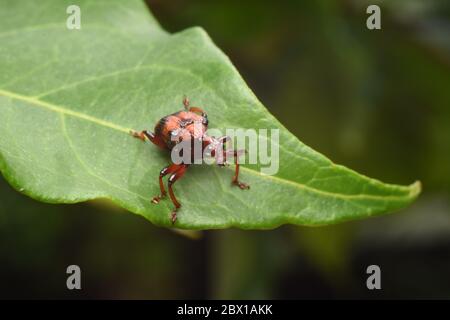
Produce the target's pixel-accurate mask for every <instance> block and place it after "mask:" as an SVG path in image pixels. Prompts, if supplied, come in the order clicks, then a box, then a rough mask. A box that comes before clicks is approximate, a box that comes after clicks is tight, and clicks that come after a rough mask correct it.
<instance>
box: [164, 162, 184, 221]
mask: <svg viewBox="0 0 450 320" xmlns="http://www.w3.org/2000/svg"><path fill="white" fill-rule="evenodd" d="M178 166H179V167H178V169H177V171H175V172H174V173H173V174H172V175H171V176H170V177H169V180H168V185H169V196H170V199H171V200H172V202H173V204H174V205H175V209H174V210H173V211H172V214H171V217H170V218H171V220H172V224H173V223H175V221H176V220H177V211H178V209H179V208H180V207H181V204H180V203H179V202H178V200H177V198H176V197H175V194H174V193H173V190H172V185H173V184H174V183H175V182H176V181H177V180H178V179H180V178H181V177H182V176H183V175H184V173H185V172H186V169H187V167H188V165H186V164H180V165H178Z"/></svg>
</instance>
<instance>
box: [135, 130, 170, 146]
mask: <svg viewBox="0 0 450 320" xmlns="http://www.w3.org/2000/svg"><path fill="white" fill-rule="evenodd" d="M130 134H131V135H132V136H133V137H135V138H138V139H141V140H142V141H145V139H146V138H147V139H148V140H150V141H151V142H152V143H153V144H155V145H156V146H158V147H160V148H163V149H167V146H166V144H165V143H164V141H162V140H161V138H160V137H158V136H155V134H154V133H153V132H151V131H147V130H142V131H139V132H138V131H134V130H131V131H130Z"/></svg>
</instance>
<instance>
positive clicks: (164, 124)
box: [130, 97, 250, 223]
mask: <svg viewBox="0 0 450 320" xmlns="http://www.w3.org/2000/svg"><path fill="white" fill-rule="evenodd" d="M183 105H184V110H181V111H178V112H175V113H173V114H171V115H168V116H165V117H163V118H162V119H161V120H159V121H158V123H157V124H156V126H155V132H154V133H153V132H150V131H147V130H143V131H140V132H136V131H131V132H130V133H131V135H132V136H133V137H135V138H138V139H141V140H142V141H145V140H146V139H148V140H150V141H151V142H152V143H154V144H155V145H157V146H158V147H160V148H162V149H166V150H169V151H170V150H172V149H173V148H174V147H175V146H176V145H177V144H178V143H180V142H181V141H193V140H194V139H199V140H200V141H201V143H202V151H205V150H206V151H207V152H206V153H204V152H202V156H203V154H208V153H209V154H210V155H211V156H213V157H214V156H216V150H219V147H220V146H222V149H221V153H222V155H217V156H220V158H221V159H223V157H226V156H233V157H234V163H235V165H236V169H235V173H234V176H233V179H232V180H231V183H232V184H233V185H236V186H238V187H239V188H241V189H243V190H244V189H250V186H249V185H248V184H246V183H243V182H240V181H239V163H238V157H239V156H240V155H241V154H242V153H243V152H245V150H236V151H234V150H226V149H225V143H226V142H228V141H229V140H230V137H228V136H223V137H220V138H217V139H216V138H215V137H211V136H208V135H207V134H206V130H207V129H208V115H207V114H206V112H205V111H203V110H202V109H200V108H198V107H190V105H189V100H188V99H187V98H186V97H184V99H183ZM194 128H196V129H197V128H201V130H194ZM190 150H191V159H192V160H193V159H194V149H193V148H191V149H190ZM191 163H192V162H191ZM218 164H219V165H221V166H223V165H224V163H223V162H221V163H218ZM188 167H189V164H187V163H183V162H181V163H180V164H175V163H172V164H170V165H168V166H167V167H165V168H163V169H162V170H161V172H160V173H159V188H160V189H161V194H160V195H158V196H156V197H153V199H152V203H154V204H157V203H159V201H160V200H161V199H162V198H164V197H165V196H166V189H165V188H164V183H163V180H162V179H163V177H164V176H166V175H168V174H171V176H170V177H169V180H168V189H169V196H170V199H171V200H172V202H173V204H174V205H175V209H174V210H173V212H172V213H171V220H172V223H175V221H176V219H177V211H178V209H179V208H180V207H181V204H180V202H179V201H178V200H177V198H176V197H175V194H174V193H173V190H172V185H173V184H174V183H175V182H176V181H177V180H178V179H180V178H181V177H182V176H183V175H184V173H185V172H186V169H187V168H188Z"/></svg>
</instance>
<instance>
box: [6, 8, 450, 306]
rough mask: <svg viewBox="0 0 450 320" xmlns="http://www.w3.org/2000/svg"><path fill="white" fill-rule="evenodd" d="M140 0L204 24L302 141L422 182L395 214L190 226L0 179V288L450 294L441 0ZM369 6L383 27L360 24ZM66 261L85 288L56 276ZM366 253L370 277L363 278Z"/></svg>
mask: <svg viewBox="0 0 450 320" xmlns="http://www.w3.org/2000/svg"><path fill="white" fill-rule="evenodd" d="M147 2H148V4H149V6H150V7H151V9H152V11H153V13H154V15H155V16H156V18H157V19H158V20H159V22H160V23H161V25H162V26H163V27H164V28H165V29H166V30H168V31H170V32H177V31H180V30H183V29H185V28H187V27H190V26H194V25H200V26H202V27H204V28H205V29H206V30H207V32H208V33H209V34H210V35H211V37H212V39H213V40H214V41H215V42H216V44H217V45H218V46H219V47H220V48H221V49H222V50H223V51H224V52H225V53H226V54H228V55H229V56H230V58H231V60H232V61H233V63H234V64H235V65H236V66H237V68H238V70H239V71H240V72H241V74H242V75H243V77H244V79H245V80H246V81H247V82H248V84H249V86H250V87H251V88H252V89H253V90H254V92H255V93H256V95H257V96H258V97H259V98H260V100H261V101H262V102H263V104H264V105H265V106H267V107H268V108H269V109H270V111H271V112H272V113H273V114H274V115H275V116H276V117H278V118H279V119H280V121H281V122H282V123H283V124H284V125H285V126H286V127H287V128H288V129H289V130H290V131H292V132H293V133H294V134H295V135H296V136H297V137H299V138H300V139H301V140H302V141H303V142H304V143H306V144H307V145H309V146H311V147H313V148H314V149H316V150H317V151H319V152H321V153H324V154H325V155H327V156H328V157H330V158H331V159H332V160H333V161H335V162H337V163H340V164H344V165H346V166H348V167H350V168H353V169H355V170H357V171H359V172H361V173H364V174H366V175H369V176H371V177H376V178H379V179H381V180H383V181H386V182H392V183H402V184H408V183H411V182H413V181H414V180H416V179H420V180H421V181H422V182H423V186H424V192H423V194H422V196H421V197H420V198H419V200H418V201H417V202H416V204H414V205H413V206H412V207H410V208H408V209H406V210H403V212H401V213H397V214H394V215H387V216H384V217H378V218H371V219H368V220H364V221H355V222H350V223H345V224H339V225H335V226H329V227H321V228H304V227H294V226H283V227H280V228H278V229H276V230H272V231H240V230H220V231H206V232H203V233H202V234H201V237H200V238H199V239H197V240H193V239H190V238H187V237H185V236H182V235H180V234H178V233H175V232H172V231H170V230H166V229H161V228H157V227H155V226H152V225H151V224H150V223H148V222H147V221H146V220H144V219H143V218H141V217H139V216H136V215H133V214H129V213H127V212H124V211H123V210H121V209H119V208H116V207H114V206H112V205H110V204H109V203H105V202H102V201H95V202H90V203H83V204H77V205H49V204H43V203H38V202H36V201H33V200H31V199H29V198H27V197H25V196H23V195H21V194H19V193H17V192H16V191H14V190H12V188H11V187H10V186H8V185H7V184H6V182H5V181H4V180H3V179H2V178H1V179H2V180H1V181H0V298H70V299H72V298H73V299H76V298H127V299H133V298H136V299H154V298H159V299H171V298H178V299H181V298H227V299H231V298H233V299H239V298H241V299H248V298H262V299H264V298H278V299H280V298H288V299H295V298H369V299H372V298H373V299H378V298H385V299H393V298H447V299H448V298H450V272H449V270H450V2H449V1H444V0H442V1H436V0H434V1H432V0H427V1H425V0H422V1H419V0H403V1H402V0H396V1H343V0H342V1H325V0H321V1H291V2H290V1H280V2H279V3H277V2H261V1H259V2H256V1H245V2H244V1H241V2H234V1H225V0H222V1H192V0H191V1H187V0H186V1H184V0H172V1H163V0H149V1H147ZM369 4H379V5H380V6H381V10H382V14H381V22H382V30H375V31H370V30H368V29H367V28H366V19H367V17H368V15H367V14H366V7H367V6H368V5H369ZM211 120H212V121H213V119H211ZM155 181H156V180H155ZM149 183H152V182H151V181H149ZM70 264H77V265H79V266H80V267H81V270H82V290H81V291H75V290H74V291H69V290H67V289H66V277H67V275H66V273H65V270H66V267H67V266H68V265H70ZM371 264H377V265H379V266H380V267H381V272H382V277H381V285H382V289H381V290H374V291H370V290H368V289H367V288H366V278H367V276H368V275H367V274H366V272H365V271H366V268H367V266H369V265H371Z"/></svg>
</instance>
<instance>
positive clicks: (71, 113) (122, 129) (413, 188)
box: [0, 68, 420, 201]
mask: <svg viewBox="0 0 450 320" xmlns="http://www.w3.org/2000/svg"><path fill="white" fill-rule="evenodd" d="M130 69H132V68H130ZM81 82H84V81H81ZM70 86H72V85H70ZM0 95H2V96H5V97H8V98H10V99H16V100H20V101H24V102H28V103H29V104H31V105H34V106H37V107H42V108H45V109H48V110H51V111H53V112H56V113H59V114H62V115H68V116H72V117H75V118H79V119H83V120H86V121H90V122H92V123H95V124H98V125H101V126H104V127H108V128H110V129H113V130H117V131H120V132H123V133H126V134H129V132H130V130H132V129H131V128H126V127H124V126H121V125H118V124H115V123H112V122H110V121H106V120H103V119H99V118H97V117H94V116H91V115H88V114H85V113H81V112H77V111H73V110H71V109H69V108H67V107H64V106H59V105H55V104H52V103H49V102H46V101H43V100H41V99H38V98H36V97H30V96H25V95H22V94H18V93H14V92H11V91H7V90H3V89H0ZM241 168H242V169H243V170H245V171H246V172H249V173H251V174H253V175H258V176H261V173H259V172H257V171H256V170H253V169H250V168H247V167H241ZM264 177H265V178H268V179H272V180H275V181H277V182H279V183H285V184H290V185H292V186H294V187H295V188H298V189H302V190H306V191H310V192H313V193H317V194H321V195H323V196H327V197H331V198H341V199H343V200H347V201H348V200H352V199H360V200H361V199H371V200H382V201H385V200H392V201H402V200H404V199H408V198H411V197H414V196H415V194H417V192H418V190H419V189H420V186H419V183H418V182H415V183H414V184H413V185H411V186H409V187H406V188H409V191H410V192H409V194H405V195H404V196H377V195H370V194H363V193H361V194H342V193H333V192H328V191H323V190H319V189H316V188H313V187H310V186H308V185H306V184H301V183H298V182H294V181H291V180H286V179H283V178H279V177H277V176H271V175H264Z"/></svg>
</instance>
